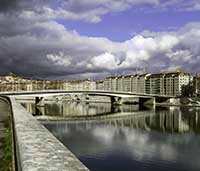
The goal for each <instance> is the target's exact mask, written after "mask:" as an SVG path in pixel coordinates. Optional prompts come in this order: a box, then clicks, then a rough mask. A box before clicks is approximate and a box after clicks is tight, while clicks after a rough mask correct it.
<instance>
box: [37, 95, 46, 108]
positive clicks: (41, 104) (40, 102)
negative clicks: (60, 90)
mask: <svg viewBox="0 0 200 171" xmlns="http://www.w3.org/2000/svg"><path fill="white" fill-rule="evenodd" d="M44 105H45V104H44V97H35V106H36V107H37V106H39V107H44Z"/></svg>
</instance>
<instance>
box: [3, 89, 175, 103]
mask: <svg viewBox="0 0 200 171" xmlns="http://www.w3.org/2000/svg"><path fill="white" fill-rule="evenodd" d="M0 95H3V96H33V97H35V103H36V105H38V106H39V105H40V106H42V105H43V100H44V97H48V96H56V95H57V96H59V95H85V97H88V96H106V97H110V102H111V103H112V104H123V103H134V102H136V101H135V99H136V98H137V99H138V101H137V102H138V103H139V104H140V105H145V104H148V105H155V103H162V102H165V101H167V100H168V99H170V98H174V96H167V95H158V94H142V93H134V92H121V91H114V92H112V91H99V90H94V91H84V90H76V91H75V90H73V91H72V90H42V91H18V92H2V93H0ZM76 97H78V96H76Z"/></svg>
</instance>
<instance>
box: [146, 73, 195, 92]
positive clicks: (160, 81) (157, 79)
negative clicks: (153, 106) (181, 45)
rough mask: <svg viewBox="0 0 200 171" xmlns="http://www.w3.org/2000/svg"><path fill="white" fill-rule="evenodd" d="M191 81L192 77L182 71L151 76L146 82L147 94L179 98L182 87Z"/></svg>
mask: <svg viewBox="0 0 200 171" xmlns="http://www.w3.org/2000/svg"><path fill="white" fill-rule="evenodd" d="M191 81H192V75H191V74H190V73H186V72H181V71H177V72H168V73H156V74H151V75H149V76H148V78H147V81H146V93H147V94H160V95H171V96H179V95H181V91H182V86H183V85H188V84H190V82H191Z"/></svg>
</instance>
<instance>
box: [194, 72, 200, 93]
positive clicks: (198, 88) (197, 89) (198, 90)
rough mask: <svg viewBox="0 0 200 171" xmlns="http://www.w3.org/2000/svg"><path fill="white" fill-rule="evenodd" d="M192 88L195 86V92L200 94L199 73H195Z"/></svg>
mask: <svg viewBox="0 0 200 171" xmlns="http://www.w3.org/2000/svg"><path fill="white" fill-rule="evenodd" d="M194 88H195V93H196V94H197V95H198V96H200V73H198V74H196V75H195V78H194Z"/></svg>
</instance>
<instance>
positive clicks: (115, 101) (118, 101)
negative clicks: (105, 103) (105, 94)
mask: <svg viewBox="0 0 200 171" xmlns="http://www.w3.org/2000/svg"><path fill="white" fill-rule="evenodd" d="M110 102H111V104H117V105H121V104H122V103H123V102H122V97H115V96H111V97H110Z"/></svg>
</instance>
